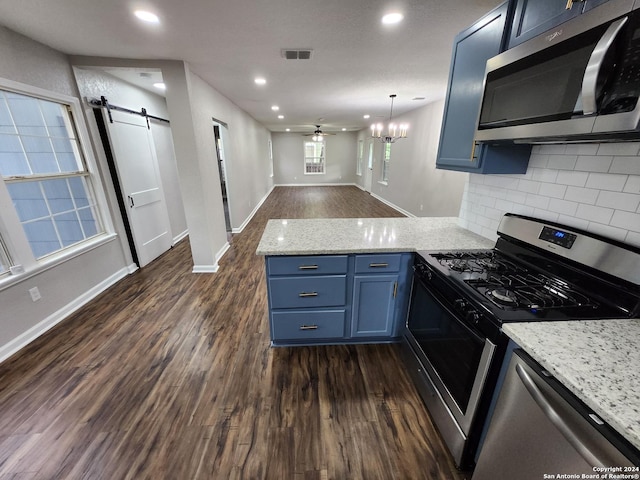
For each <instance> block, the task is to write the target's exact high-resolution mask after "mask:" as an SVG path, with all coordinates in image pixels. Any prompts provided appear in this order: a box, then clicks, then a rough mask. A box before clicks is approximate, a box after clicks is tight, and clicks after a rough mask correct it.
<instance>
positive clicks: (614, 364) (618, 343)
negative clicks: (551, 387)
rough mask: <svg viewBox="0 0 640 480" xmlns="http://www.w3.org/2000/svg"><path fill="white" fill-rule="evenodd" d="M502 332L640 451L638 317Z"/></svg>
mask: <svg viewBox="0 0 640 480" xmlns="http://www.w3.org/2000/svg"><path fill="white" fill-rule="evenodd" d="M503 330H504V332H505V333H506V334H507V335H509V337H511V338H512V339H513V340H514V341H515V342H516V343H517V344H519V345H520V346H521V347H522V348H523V349H524V350H525V351H526V352H527V353H528V354H529V355H531V356H532V357H533V358H534V359H535V360H536V361H537V362H538V363H540V364H541V365H542V366H543V367H544V368H545V369H547V370H548V371H549V372H551V373H552V374H553V375H554V376H555V377H556V378H557V379H558V380H560V381H561V382H562V383H563V384H564V385H565V386H566V387H567V388H568V389H569V390H571V391H572V392H573V393H574V394H575V395H576V396H577V397H578V398H580V399H581V400H582V401H583V402H584V403H586V404H587V405H588V406H589V407H590V408H592V409H593V411H594V412H595V413H596V414H597V415H599V416H600V417H601V418H602V419H603V420H605V421H606V422H607V423H609V425H611V426H612V427H613V428H614V429H615V430H617V431H618V432H619V433H620V434H622V435H623V436H624V437H625V438H626V439H627V440H629V441H630V442H631V443H632V444H633V445H635V446H636V447H637V448H640V348H638V347H639V346H640V340H639V339H640V319H626V320H589V321H571V322H539V323H538V322H535V323H509V324H505V325H503Z"/></svg>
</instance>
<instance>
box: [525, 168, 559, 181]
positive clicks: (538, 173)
mask: <svg viewBox="0 0 640 480" xmlns="http://www.w3.org/2000/svg"><path fill="white" fill-rule="evenodd" d="M531 170H532V179H533V180H535V181H537V182H545V183H555V181H556V178H558V171H557V170H552V169H549V168H533V169H531Z"/></svg>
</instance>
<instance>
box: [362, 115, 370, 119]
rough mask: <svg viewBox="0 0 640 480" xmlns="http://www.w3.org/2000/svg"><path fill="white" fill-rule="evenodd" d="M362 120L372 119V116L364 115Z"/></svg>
mask: <svg viewBox="0 0 640 480" xmlns="http://www.w3.org/2000/svg"><path fill="white" fill-rule="evenodd" d="M362 118H364V119H367V118H371V115H363V116H362Z"/></svg>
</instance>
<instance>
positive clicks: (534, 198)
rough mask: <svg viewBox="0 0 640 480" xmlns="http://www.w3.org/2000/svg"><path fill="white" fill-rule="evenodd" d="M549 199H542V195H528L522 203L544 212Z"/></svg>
mask: <svg viewBox="0 0 640 480" xmlns="http://www.w3.org/2000/svg"><path fill="white" fill-rule="evenodd" d="M550 200H551V199H550V198H549V197H543V196H542V195H535V194H531V193H530V194H528V195H527V200H526V201H525V202H524V203H525V205H529V206H530V207H533V208H542V209H544V210H546V209H547V207H548V206H549V201H550Z"/></svg>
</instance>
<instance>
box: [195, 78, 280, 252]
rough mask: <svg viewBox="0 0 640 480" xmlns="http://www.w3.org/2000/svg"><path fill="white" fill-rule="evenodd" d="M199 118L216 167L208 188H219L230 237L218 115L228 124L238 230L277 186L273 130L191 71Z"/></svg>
mask: <svg viewBox="0 0 640 480" xmlns="http://www.w3.org/2000/svg"><path fill="white" fill-rule="evenodd" d="M190 80H191V89H192V90H191V93H192V108H193V122H194V125H195V127H196V128H195V132H196V142H197V145H198V151H199V155H200V157H201V158H200V162H201V166H203V168H206V169H207V170H209V169H210V170H211V177H210V181H208V183H207V185H206V188H207V189H210V190H211V191H212V192H215V195H214V197H215V198H214V199H213V202H214V203H215V206H214V208H215V209H216V212H217V214H218V217H219V218H218V219H217V220H218V222H219V225H220V226H221V232H220V233H221V234H222V237H224V239H225V242H226V233H225V220H224V211H223V208H222V193H221V189H220V176H219V172H218V164H217V155H216V150H215V138H214V135H213V118H215V119H217V120H220V121H222V122H224V123H226V124H227V125H228V128H227V129H226V132H225V134H226V136H227V137H228V139H227V140H226V142H225V144H224V150H225V156H226V158H225V166H226V167H227V192H228V197H229V207H230V214H231V220H232V225H231V226H232V227H233V229H234V231H238V230H239V229H241V228H242V227H243V226H244V225H245V224H246V222H247V221H248V220H249V219H250V217H251V215H252V214H253V212H254V211H255V209H256V208H257V207H258V206H259V204H260V203H261V202H262V201H263V200H264V198H265V197H266V195H267V194H268V193H269V192H270V191H271V188H272V187H273V180H272V178H271V160H270V156H269V140H270V139H271V132H269V130H267V129H266V128H265V127H264V126H262V125H261V124H259V123H258V122H257V121H256V120H255V119H254V118H253V117H251V116H250V115H249V114H247V113H246V112H245V111H243V110H241V109H240V108H238V107H237V106H236V105H235V104H234V103H232V102H231V101H230V100H229V99H228V98H226V97H225V96H223V95H222V94H221V93H219V92H218V91H216V90H215V89H213V88H212V87H211V86H210V85H209V84H207V83H206V82H205V81H204V80H202V79H201V78H200V77H198V76H197V75H195V74H193V73H192V74H191V77H190Z"/></svg>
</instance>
